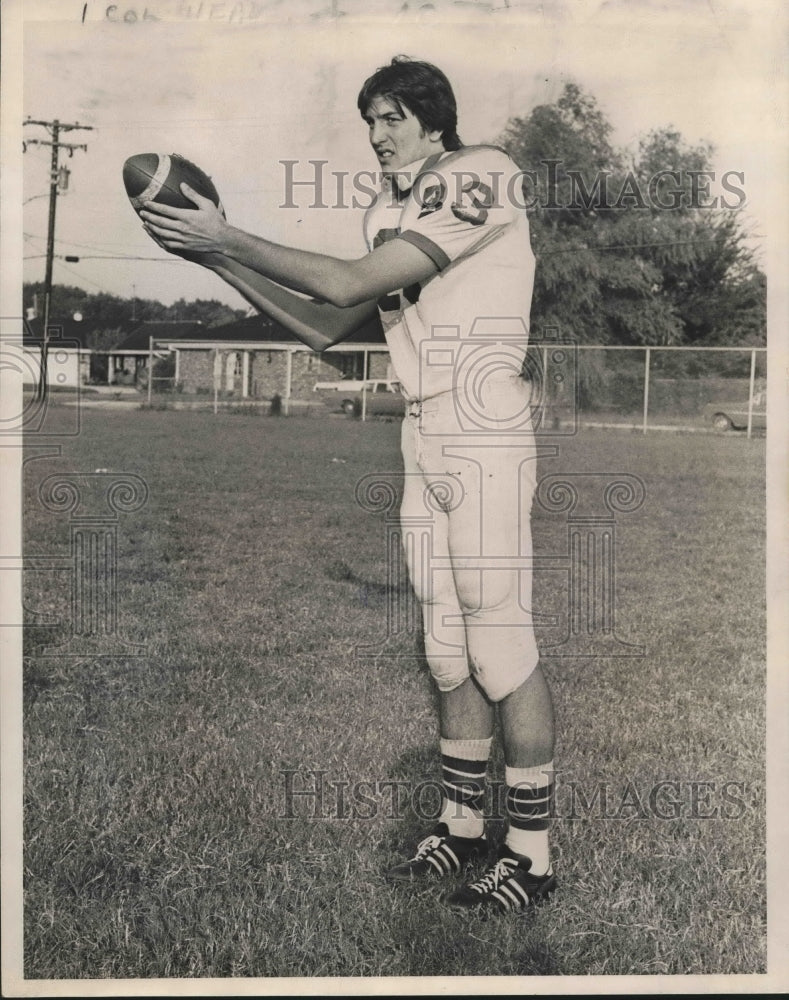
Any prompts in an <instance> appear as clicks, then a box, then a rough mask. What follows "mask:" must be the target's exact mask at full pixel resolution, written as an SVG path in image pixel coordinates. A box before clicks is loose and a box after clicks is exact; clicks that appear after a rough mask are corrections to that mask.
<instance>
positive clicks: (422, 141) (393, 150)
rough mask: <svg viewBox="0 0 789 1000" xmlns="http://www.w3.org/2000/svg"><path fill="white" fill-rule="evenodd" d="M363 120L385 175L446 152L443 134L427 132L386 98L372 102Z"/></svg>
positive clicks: (404, 109) (415, 120)
mask: <svg viewBox="0 0 789 1000" xmlns="http://www.w3.org/2000/svg"><path fill="white" fill-rule="evenodd" d="M364 120H365V121H366V122H367V126H368V128H369V129H370V145H371V146H372V147H373V150H374V152H375V155H376V156H377V157H378V163H379V164H380V167H381V171H382V172H383V173H385V174H392V173H395V172H396V171H398V170H402V169H403V167H406V166H408V164H409V163H413V162H414V161H415V160H424V159H425V157H427V156H430V154H431V153H435V152H438V151H439V150H442V149H443V148H444V144H443V143H442V141H441V133H440V132H426V131H425V129H423V128H422V126H421V124H420V123H419V119H418V118H415V117H414V116H413V115H412V114H411V112H410V111H409V110H408V109H407V108H405V107H404V108H403V109H402V110H400V109H399V108H398V107H397V105H396V104H393V103H392V102H391V101H389V100H387V99H386V98H385V97H375V98H373V100H372V101H371V102H370V105H369V106H368V108H367V113H366V114H365V116H364Z"/></svg>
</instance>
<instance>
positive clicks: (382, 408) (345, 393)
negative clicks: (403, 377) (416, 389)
mask: <svg viewBox="0 0 789 1000" xmlns="http://www.w3.org/2000/svg"><path fill="white" fill-rule="evenodd" d="M313 389H314V391H315V392H319V393H321V395H322V397H323V399H324V402H326V403H327V404H328V405H329V406H334V405H336V406H337V407H339V409H341V410H343V411H344V412H345V413H348V414H354V413H358V414H361V412H362V404H363V403H364V411H365V413H366V415H368V416H378V415H381V416H401V415H402V414H403V412H404V409H405V407H404V402H403V397H402V395H401V394H400V384H399V383H398V382H394V381H391V380H389V379H374V378H371V379H342V380H340V381H337V382H316V383H315V385H314V386H313ZM362 395H364V400H362ZM335 400H336V404H335Z"/></svg>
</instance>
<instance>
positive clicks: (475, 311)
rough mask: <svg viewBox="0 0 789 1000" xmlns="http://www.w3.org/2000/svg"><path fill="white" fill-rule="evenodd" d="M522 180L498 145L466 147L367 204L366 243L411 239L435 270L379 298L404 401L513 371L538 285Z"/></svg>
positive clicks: (469, 388) (405, 176)
mask: <svg viewBox="0 0 789 1000" xmlns="http://www.w3.org/2000/svg"><path fill="white" fill-rule="evenodd" d="M409 173H410V176H409ZM414 177H415V179H414V180H413V186H410V184H411V180H412V179H413V178H414ZM520 179H521V172H520V171H519V169H518V167H517V165H516V164H515V163H514V162H513V161H512V160H511V159H510V157H509V156H508V155H507V154H506V153H505V152H504V151H503V150H500V149H498V148H496V147H493V146H466V147H464V148H462V149H459V150H457V151H455V152H445V153H440V154H438V156H434V157H429V158H428V159H427V160H426V161H424V162H423V163H421V164H416V165H412V166H411V167H410V168H406V169H405V170H402V171H400V172H399V173H398V175H397V176H396V177H395V178H393V179H392V180H391V181H388V182H386V183H385V185H384V189H383V190H382V191H381V192H380V193H379V195H378V196H377V198H376V200H375V202H374V203H373V204H372V206H371V207H370V208H369V209H368V211H367V213H366V215H365V221H364V235H365V240H366V242H367V246H368V249H370V250H373V249H374V248H375V247H377V246H379V245H380V244H381V243H385V242H387V241H388V240H391V239H401V240H407V241H408V242H409V243H412V244H413V245H414V246H416V247H418V248H419V249H420V250H422V251H423V252H424V253H426V254H427V256H428V257H430V259H431V260H432V261H433V263H434V264H435V265H436V268H437V269H438V270H437V273H436V274H435V275H433V276H432V277H430V278H429V279H428V280H426V281H424V282H422V283H421V284H418V285H414V286H411V287H410V288H404V289H401V290H400V291H399V292H393V293H392V294H390V295H385V296H383V297H382V298H381V299H380V300H379V303H378V305H379V310H380V314H381V321H382V324H383V327H384V332H385V334H386V340H387V343H388V345H389V350H390V353H391V358H392V365H393V368H394V371H395V373H396V375H397V378H398V380H399V381H400V383H401V385H402V387H403V392H404V393H405V395H406V397H407V398H408V399H411V400H423V399H428V398H430V397H432V396H435V395H438V394H440V393H444V392H448V391H450V390H453V389H454V390H456V391H465V392H473V391H475V389H474V386H475V384H476V383H477V381H478V380H479V379H480V378H485V379H487V378H489V377H491V376H492V375H493V374H494V373H495V372H496V371H500V373H501V375H502V376H504V377H509V378H511V377H512V375H513V374H516V375H517V374H518V373H519V371H520V367H521V364H522V362H523V358H524V355H525V353H526V348H527V344H528V325H529V312H530V309H531V299H532V290H533V286H534V254H533V253H532V249H531V243H530V240H529V224H528V219H527V217H526V211H525V209H524V208H523V200H522V193H521V184H520ZM409 187H410V190H409ZM402 189H406V190H405V191H403V190H402Z"/></svg>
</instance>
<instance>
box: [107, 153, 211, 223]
mask: <svg viewBox="0 0 789 1000" xmlns="http://www.w3.org/2000/svg"><path fill="white" fill-rule="evenodd" d="M182 183H184V184H188V185H189V187H191V188H193V189H194V190H195V191H196V192H197V193H198V194H201V195H203V196H204V197H205V198H210V199H211V201H212V202H213V203H214V204H215V205H216V207H217V208H218V209H219V210H220V212H222V214H223V215H224V214H225V213H224V209H223V208H222V203H221V201H220V199H219V194H218V193H217V190H216V188H215V187H214V183H213V181H212V180H211V178H210V177H209V176H208V174H206V173H204V172H203V171H202V170H201V169H200V168H199V167H196V166H195V165H194V163H190V162H189V160H187V159H186V158H185V157H183V156H179V155H178V154H177V153H171V154H167V153H138V154H137V155H136V156H130V157H129V159H128V160H126V162H125V163H124V164H123V186H124V187H125V188H126V194H127V195H128V196H129V201H130V202H131V204H132V207H133V208H134V210H135V211H136V212H139V211H140V209H141V208H142V206H143V203H144V202H146V201H156V202H159V203H160V204H161V205H170V206H172V207H173V208H194V207H195V206H194V204H193V203H192V202H191V201H189V199H188V198H185V197H184V195H183V194H182V193H181V184H182Z"/></svg>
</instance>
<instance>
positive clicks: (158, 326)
mask: <svg viewBox="0 0 789 1000" xmlns="http://www.w3.org/2000/svg"><path fill="white" fill-rule="evenodd" d="M206 329H208V328H207V327H205V326H203V324H202V323H199V322H195V321H194V320H161V321H158V320H146V321H144V322H143V323H139V324H138V325H137V326H136V327H135V328H134V329H133V330H132V331H131V333H130V334H129V335H128V336H127V337H125V338H124V339H123V340H122V341H121V342H120V343H119V344H116V345H115V347H113V351H147V350H148V347H149V345H150V339H151V337H154V338H155V339H156V340H194V339H195V337H196V336H198V335H199V334H200V332H201V331H204V330H206Z"/></svg>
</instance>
